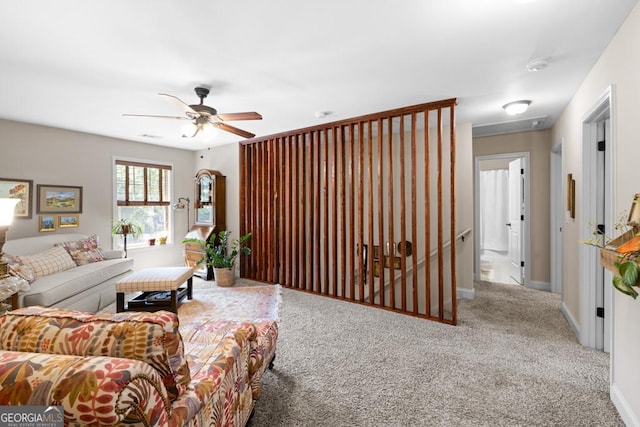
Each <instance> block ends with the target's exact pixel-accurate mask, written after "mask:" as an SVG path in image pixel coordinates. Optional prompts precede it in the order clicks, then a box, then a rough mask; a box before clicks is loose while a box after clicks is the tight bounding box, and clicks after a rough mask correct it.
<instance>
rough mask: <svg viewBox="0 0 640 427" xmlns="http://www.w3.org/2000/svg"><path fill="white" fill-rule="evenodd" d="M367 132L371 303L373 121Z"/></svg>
mask: <svg viewBox="0 0 640 427" xmlns="http://www.w3.org/2000/svg"><path fill="white" fill-rule="evenodd" d="M367 130H368V132H367V142H368V145H367V151H368V153H369V159H368V160H369V162H368V163H369V167H368V171H369V176H368V178H369V186H368V190H369V191H368V192H369V199H368V206H367V212H368V214H369V215H368V226H367V231H368V235H367V238H368V240H367V241H368V242H369V256H368V257H367V258H368V259H367V261H368V263H369V265H368V266H367V271H368V272H369V277H368V280H369V304H373V303H374V295H375V283H374V280H375V279H374V272H373V268H374V267H373V251H374V248H373V247H374V243H373V242H374V237H373V229H374V227H373V211H374V206H373V191H374V190H373V123H372V122H369V126H368V129H367Z"/></svg>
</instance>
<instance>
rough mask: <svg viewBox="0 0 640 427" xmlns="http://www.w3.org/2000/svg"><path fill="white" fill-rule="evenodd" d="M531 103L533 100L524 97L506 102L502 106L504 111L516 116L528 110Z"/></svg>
mask: <svg viewBox="0 0 640 427" xmlns="http://www.w3.org/2000/svg"><path fill="white" fill-rule="evenodd" d="M529 105H531V101H529V100H527V99H522V100H520V101H513V102H509V103H508V104H504V105H503V106H502V108H504V111H506V112H507V114H509V115H510V116H516V115H518V114H522V113H524V112H525V111H527V109H528V108H529Z"/></svg>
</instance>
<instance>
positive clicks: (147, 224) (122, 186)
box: [115, 160, 171, 247]
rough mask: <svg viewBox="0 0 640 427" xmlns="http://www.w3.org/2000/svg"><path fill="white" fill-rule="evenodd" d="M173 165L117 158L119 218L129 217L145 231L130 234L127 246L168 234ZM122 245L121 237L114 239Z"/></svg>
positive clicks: (116, 180)
mask: <svg viewBox="0 0 640 427" xmlns="http://www.w3.org/2000/svg"><path fill="white" fill-rule="evenodd" d="M170 182H171V166H168V165H157V164H148V163H139V162H130V161H123V160H116V176H115V187H116V200H117V213H116V215H117V217H116V220H119V219H121V218H126V219H129V220H132V221H135V222H137V223H138V224H140V226H141V227H142V233H143V234H142V235H141V236H138V237H136V238H133V237H132V236H129V237H128V239H127V246H128V247H135V246H142V245H146V244H147V242H148V240H149V239H152V238H159V237H165V236H166V237H168V236H170V235H171V233H170V224H169V207H170V206H171V200H170V194H171V191H170ZM115 244H116V245H122V239H115Z"/></svg>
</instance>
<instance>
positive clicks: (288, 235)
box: [284, 135, 295, 286]
mask: <svg viewBox="0 0 640 427" xmlns="http://www.w3.org/2000/svg"><path fill="white" fill-rule="evenodd" d="M291 138H292V136H291V135H289V136H287V138H286V140H285V176H295V175H294V174H293V170H292V168H291V164H292V163H291ZM286 182H287V188H286V190H285V191H286V202H285V209H286V215H285V216H286V218H285V230H286V231H285V237H284V242H285V279H284V282H285V286H291V284H292V283H291V282H292V272H291V269H292V268H293V265H292V262H291V239H293V238H294V236H293V227H292V221H291V205H292V199H291V185H292V182H293V180H291V179H288V180H287V181H286Z"/></svg>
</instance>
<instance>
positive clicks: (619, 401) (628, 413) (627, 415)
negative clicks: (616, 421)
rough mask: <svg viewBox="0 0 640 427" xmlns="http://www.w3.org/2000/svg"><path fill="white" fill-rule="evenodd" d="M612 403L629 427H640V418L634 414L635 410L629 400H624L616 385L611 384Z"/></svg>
mask: <svg viewBox="0 0 640 427" xmlns="http://www.w3.org/2000/svg"><path fill="white" fill-rule="evenodd" d="M610 394H611V401H612V402H613V404H614V406H615V407H616V409H617V410H618V413H619V414H620V418H622V421H624V423H625V425H626V426H627V427H640V418H638V415H637V414H635V413H634V412H633V408H632V407H631V405H629V402H628V401H627V399H625V398H624V396H623V395H622V393H620V390H619V389H618V387H617V386H616V385H615V384H611V391H610Z"/></svg>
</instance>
